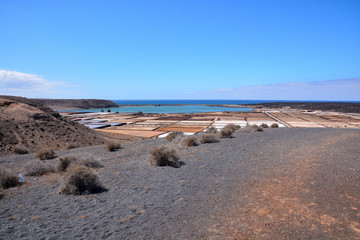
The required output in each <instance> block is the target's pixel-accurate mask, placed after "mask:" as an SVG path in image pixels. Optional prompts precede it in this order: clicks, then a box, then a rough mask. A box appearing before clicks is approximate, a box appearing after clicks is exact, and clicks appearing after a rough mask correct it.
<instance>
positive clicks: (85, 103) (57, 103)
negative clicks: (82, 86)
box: [0, 96, 118, 110]
mask: <svg viewBox="0 0 360 240" xmlns="http://www.w3.org/2000/svg"><path fill="white" fill-rule="evenodd" d="M0 97H1V96H0ZM34 100H36V101H38V102H39V103H41V104H43V105H44V106H47V107H49V108H51V109H54V110H59V109H88V108H110V107H117V106H118V105H117V104H115V103H113V102H112V101H110V100H102V99H45V98H37V99H34Z"/></svg>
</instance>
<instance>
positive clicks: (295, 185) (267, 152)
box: [0, 128, 360, 239]
mask: <svg viewBox="0 0 360 240" xmlns="http://www.w3.org/2000/svg"><path fill="white" fill-rule="evenodd" d="M163 144H169V145H173V146H174V147H176V148H177V149H178V151H179V153H180V156H181V161H183V162H184V163H185V165H183V166H181V167H180V168H172V167H155V166H150V165H149V159H150V154H149V151H150V149H152V148H153V147H154V146H160V145H163ZM359 146H360V131H359V130H348V129H303V128H302V129H294V128H293V129H288V128H283V129H265V131H264V132H242V131H238V132H237V133H235V134H234V138H231V139H221V142H218V143H212V144H202V145H200V146H197V147H191V148H181V147H180V146H179V144H178V143H177V142H176V141H175V142H168V141H167V140H165V139H153V140H144V141H137V142H130V143H126V144H123V149H120V150H119V151H117V152H107V151H106V150H105V149H104V146H103V145H101V146H95V147H87V148H78V149H72V150H67V151H62V152H58V155H60V156H65V155H75V156H92V157H94V158H96V159H101V161H102V162H103V163H104V165H105V167H104V168H101V169H99V170H96V172H97V173H98V174H99V176H100V179H101V181H102V182H103V183H104V185H105V187H106V188H108V189H109V190H108V191H106V192H103V193H100V194H93V195H82V196H73V195H62V194H59V187H60V185H61V181H62V176H61V175H60V174H58V173H52V174H48V175H46V176H41V177H26V178H25V180H26V183H25V184H24V185H22V186H20V187H17V188H11V189H7V190H4V191H3V194H4V195H3V198H2V199H0V239H75V238H76V239H244V238H245V239H254V238H256V239H294V238H300V239H314V238H315V239H334V238H336V239H337V238H340V239H359V238H360V214H359V209H360V161H359V156H360V148H359ZM33 158H34V156H33V155H25V156H12V157H6V158H5V157H3V158H0V165H1V166H3V167H7V168H11V169H15V170H17V171H18V172H19V171H22V167H23V165H24V164H25V163H26V162H27V161H29V160H31V159H33ZM48 162H55V160H48Z"/></svg>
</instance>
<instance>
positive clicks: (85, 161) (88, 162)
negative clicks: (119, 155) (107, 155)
mask: <svg viewBox="0 0 360 240" xmlns="http://www.w3.org/2000/svg"><path fill="white" fill-rule="evenodd" d="M76 164H78V165H83V166H85V167H89V168H102V167H104V164H102V163H101V162H100V161H99V160H96V159H93V158H91V157H88V158H81V159H77V160H76Z"/></svg>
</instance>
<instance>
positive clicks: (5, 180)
mask: <svg viewBox="0 0 360 240" xmlns="http://www.w3.org/2000/svg"><path fill="white" fill-rule="evenodd" d="M17 185H19V180H18V177H17V175H16V174H15V173H13V172H11V171H10V170H8V169H6V168H3V167H0V186H1V187H2V188H4V189H6V188H11V187H16V186H17Z"/></svg>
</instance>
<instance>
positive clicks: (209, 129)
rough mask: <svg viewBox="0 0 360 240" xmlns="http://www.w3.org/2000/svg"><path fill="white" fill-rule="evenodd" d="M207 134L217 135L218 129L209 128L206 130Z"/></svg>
mask: <svg viewBox="0 0 360 240" xmlns="http://www.w3.org/2000/svg"><path fill="white" fill-rule="evenodd" d="M206 132H207V133H217V132H218V130H217V129H216V127H214V126H211V127H209V128H208V129H206Z"/></svg>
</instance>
